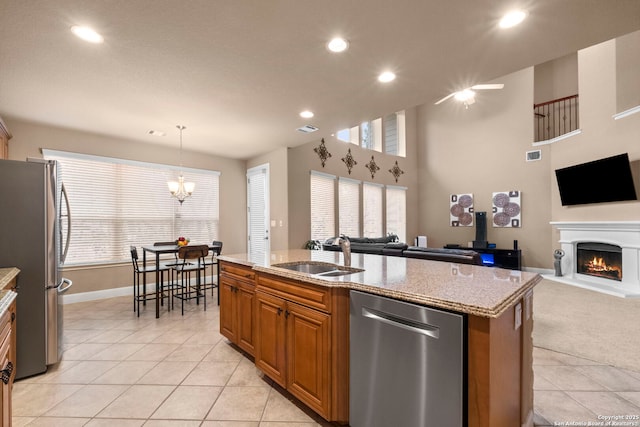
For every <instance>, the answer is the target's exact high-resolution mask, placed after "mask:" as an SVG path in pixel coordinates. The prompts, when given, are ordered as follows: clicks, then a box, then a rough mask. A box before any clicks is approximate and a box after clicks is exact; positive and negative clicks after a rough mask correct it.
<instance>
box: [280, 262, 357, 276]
mask: <svg viewBox="0 0 640 427" xmlns="http://www.w3.org/2000/svg"><path fill="white" fill-rule="evenodd" d="M272 267H278V268H284V269H287V270H291V271H297V272H299V273H306V274H310V275H312V276H321V277H337V276H345V275H347V274H353V273H360V272H363V271H364V270H363V269H361V268H353V267H344V266H341V265H336V264H329V263H319V262H291V263H283V264H274V265H272Z"/></svg>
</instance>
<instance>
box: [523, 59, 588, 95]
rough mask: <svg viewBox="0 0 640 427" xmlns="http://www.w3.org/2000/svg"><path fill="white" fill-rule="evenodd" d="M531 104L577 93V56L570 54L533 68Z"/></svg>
mask: <svg viewBox="0 0 640 427" xmlns="http://www.w3.org/2000/svg"><path fill="white" fill-rule="evenodd" d="M534 82H535V85H534V92H533V102H534V103H535V104H539V103H541V102H547V101H552V100H554V99H559V98H564V97H565V96H571V95H575V94H577V93H578V54H577V53H572V54H570V55H566V56H563V57H561V58H557V59H554V60H553V61H548V62H545V63H544V64H540V65H536V66H535V67H534Z"/></svg>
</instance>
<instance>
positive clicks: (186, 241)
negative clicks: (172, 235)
mask: <svg viewBox="0 0 640 427" xmlns="http://www.w3.org/2000/svg"><path fill="white" fill-rule="evenodd" d="M176 244H177V245H178V246H187V245H188V244H189V239H188V238H186V237H182V236H180V237H178V240H176Z"/></svg>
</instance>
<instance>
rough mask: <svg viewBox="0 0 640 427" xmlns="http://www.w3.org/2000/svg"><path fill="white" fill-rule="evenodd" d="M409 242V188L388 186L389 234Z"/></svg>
mask: <svg viewBox="0 0 640 427" xmlns="http://www.w3.org/2000/svg"><path fill="white" fill-rule="evenodd" d="M389 233H391V234H395V235H397V236H398V239H399V240H400V241H401V242H406V241H407V188H406V187H396V186H391V185H388V186H387V234H389Z"/></svg>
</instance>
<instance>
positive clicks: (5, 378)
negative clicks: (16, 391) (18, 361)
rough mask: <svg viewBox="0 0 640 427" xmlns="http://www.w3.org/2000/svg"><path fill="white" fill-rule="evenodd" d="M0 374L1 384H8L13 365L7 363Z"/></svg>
mask: <svg viewBox="0 0 640 427" xmlns="http://www.w3.org/2000/svg"><path fill="white" fill-rule="evenodd" d="M0 372H2V382H3V383H5V384H9V379H10V378H11V373H12V372H13V363H11V362H9V363H7V367H6V368H4V369H3V370H2V371H0Z"/></svg>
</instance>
